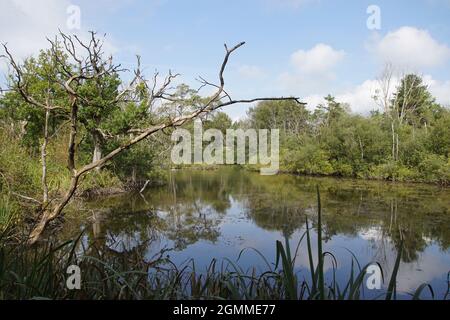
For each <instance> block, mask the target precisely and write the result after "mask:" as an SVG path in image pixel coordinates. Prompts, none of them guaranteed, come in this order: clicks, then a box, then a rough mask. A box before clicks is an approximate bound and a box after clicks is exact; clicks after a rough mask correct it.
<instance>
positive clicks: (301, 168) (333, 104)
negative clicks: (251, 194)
mask: <svg viewBox="0 0 450 320" xmlns="http://www.w3.org/2000/svg"><path fill="white" fill-rule="evenodd" d="M376 102H379V103H380V107H381V108H380V109H381V111H373V112H371V113H370V115H368V116H362V115H357V114H353V113H351V112H350V106H348V105H347V104H344V103H340V102H339V101H336V99H335V98H334V97H332V96H330V95H329V96H327V97H326V98H325V103H324V104H321V105H319V106H317V108H316V109H315V110H314V111H313V112H311V111H309V110H307V109H306V107H305V105H301V104H297V103H293V102H290V101H283V102H262V103H259V104H258V105H257V106H256V107H254V108H251V109H250V110H249V111H248V119H246V120H245V121H242V122H241V123H240V126H242V127H252V128H261V129H262V128H278V129H280V139H281V141H280V165H281V170H283V171H286V172H291V173H298V174H307V175H327V176H340V177H358V178H364V179H383V180H391V181H415V182H430V183H438V184H442V185H448V184H449V183H450V160H449V154H450V110H449V109H448V108H445V107H443V106H441V105H439V104H437V103H436V102H435V99H434V98H433V96H432V95H431V94H430V92H429V91H428V88H427V86H426V85H425V84H424V83H423V81H422V79H421V78H420V77H419V76H417V75H414V74H409V75H406V76H404V77H403V79H402V80H401V82H400V84H399V85H398V86H397V88H396V90H395V92H394V94H393V95H392V96H390V97H387V96H383V92H381V91H378V95H377V96H375V97H374V106H376V105H375V103H376Z"/></svg>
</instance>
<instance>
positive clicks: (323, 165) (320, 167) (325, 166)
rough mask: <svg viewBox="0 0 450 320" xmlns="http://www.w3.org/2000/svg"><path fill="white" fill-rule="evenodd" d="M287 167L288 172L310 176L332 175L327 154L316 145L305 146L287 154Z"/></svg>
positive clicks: (332, 171)
mask: <svg viewBox="0 0 450 320" xmlns="http://www.w3.org/2000/svg"><path fill="white" fill-rule="evenodd" d="M286 156H288V157H289V158H288V159H287V163H288V165H287V167H288V168H289V169H290V171H293V172H297V173H303V174H312V175H331V174H333V173H334V170H333V166H332V165H331V163H330V161H329V160H328V159H329V155H328V153H327V152H326V151H325V150H323V149H321V148H320V146H319V145H316V144H306V145H304V146H301V147H300V148H299V149H298V150H295V151H292V152H290V153H287V154H286Z"/></svg>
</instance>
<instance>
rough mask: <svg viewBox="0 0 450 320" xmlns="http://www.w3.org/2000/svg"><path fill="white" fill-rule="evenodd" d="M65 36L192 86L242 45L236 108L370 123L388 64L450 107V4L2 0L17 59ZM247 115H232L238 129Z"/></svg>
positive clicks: (231, 75)
mask: <svg viewBox="0 0 450 320" xmlns="http://www.w3.org/2000/svg"><path fill="white" fill-rule="evenodd" d="M58 28H59V29H61V30H63V31H65V32H69V33H73V34H77V35H79V36H81V37H87V32H88V31H90V30H93V31H97V32H98V33H99V34H104V33H106V43H105V51H107V52H108V53H111V54H113V55H114V58H115V60H116V62H119V63H121V64H123V65H124V66H125V67H127V68H130V69H132V68H133V66H134V65H135V55H136V54H139V55H141V56H142V65H143V67H144V71H145V73H146V74H147V76H148V77H151V76H152V75H153V73H154V71H155V70H158V71H159V72H160V73H161V74H164V73H166V72H167V71H168V70H169V69H171V70H173V71H174V72H178V73H180V74H181V77H180V79H179V80H178V81H179V82H184V83H187V84H189V85H190V86H192V87H193V88H198V87H199V86H200V84H199V82H198V81H196V79H197V78H198V77H199V76H202V77H203V78H205V79H207V80H208V81H211V82H216V83H217V81H218V71H219V68H220V64H221V62H222V59H223V56H224V54H225V49H224V46H223V44H224V43H226V44H227V45H228V46H229V47H231V46H233V45H235V44H237V43H239V42H240V41H245V42H246V44H245V46H243V47H241V48H240V49H239V50H238V51H236V52H235V54H234V55H233V56H232V57H231V60H230V62H229V64H228V66H227V70H226V73H225V82H226V89H227V92H228V93H230V94H231V96H232V97H233V98H235V99H241V98H255V97H272V96H273V97H278V96H291V95H292V96H297V97H299V98H300V99H301V100H302V101H305V102H307V103H308V108H309V109H311V110H312V109H314V107H315V106H317V104H319V103H321V102H322V101H323V97H324V96H326V95H328V94H332V95H334V96H336V98H337V100H338V101H340V102H346V103H349V105H350V107H351V110H352V111H353V112H355V113H361V114H367V113H368V112H370V111H371V110H374V109H376V108H377V105H376V103H375V102H374V101H373V99H372V97H373V95H374V94H375V90H376V89H377V87H378V86H379V84H378V81H377V79H378V78H379V76H380V74H381V72H382V70H383V67H384V66H385V65H386V63H390V64H392V65H393V66H394V68H395V70H396V73H397V78H399V77H400V76H401V74H404V73H406V72H415V73H418V74H420V75H422V76H423V78H424V80H425V82H426V84H427V85H428V86H429V89H430V91H431V92H432V94H433V95H434V96H435V97H436V99H437V101H438V102H439V103H441V104H443V105H446V106H450V0H395V1H392V0H388V1H382V0H371V1H364V0H240V1H238V0H226V1H225V0H191V1H185V0H146V1H144V0H122V1H114V0H98V1H88V0H39V1H36V0H0V42H2V43H7V44H8V47H9V48H10V50H11V51H12V52H13V53H14V54H15V55H16V56H18V57H20V58H25V57H27V56H29V55H33V54H36V53H37V52H38V51H39V49H42V48H46V47H48V42H47V41H46V37H52V36H54V35H55V34H56V33H57V30H58ZM0 72H1V73H3V74H5V73H6V72H7V68H6V67H5V65H4V64H3V63H2V64H1V65H0ZM2 78H4V76H2ZM205 94H208V92H205ZM248 108H249V106H248V105H235V106H232V107H227V108H226V109H224V111H225V112H227V113H228V114H229V115H230V116H231V117H232V119H234V120H237V119H241V118H243V117H245V115H246V111H247V110H248Z"/></svg>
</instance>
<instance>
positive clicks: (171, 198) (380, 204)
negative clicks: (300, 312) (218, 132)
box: [64, 167, 450, 298]
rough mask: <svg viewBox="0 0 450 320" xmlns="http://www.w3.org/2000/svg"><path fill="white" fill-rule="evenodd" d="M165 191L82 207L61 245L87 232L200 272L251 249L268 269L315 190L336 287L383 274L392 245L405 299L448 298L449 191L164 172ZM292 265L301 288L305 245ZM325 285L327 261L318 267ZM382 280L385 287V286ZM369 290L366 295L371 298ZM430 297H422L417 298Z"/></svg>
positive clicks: (295, 235)
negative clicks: (356, 272)
mask: <svg viewBox="0 0 450 320" xmlns="http://www.w3.org/2000/svg"><path fill="white" fill-rule="evenodd" d="M170 176H171V177H170V182H169V184H168V185H166V186H163V187H158V188H152V189H148V190H147V191H146V192H145V194H144V195H140V194H138V193H136V194H125V195H120V196H115V197H108V198H105V199H100V200H99V199H97V200H95V201H91V202H87V203H84V204H83V205H82V208H81V209H79V210H81V211H80V212H83V213H84V214H82V215H81V216H83V217H85V218H84V219H73V221H69V223H66V225H65V228H66V230H65V232H64V234H65V235H66V236H69V235H70V236H72V235H74V234H76V233H77V232H79V230H83V229H84V230H85V236H84V241H85V242H86V243H93V242H95V243H96V245H99V244H100V245H101V246H104V247H105V248H108V250H113V251H115V252H118V253H121V252H130V251H135V252H139V253H140V254H142V255H144V256H145V257H146V258H147V259H151V257H153V256H154V255H155V254H156V253H157V252H158V251H159V250H161V249H162V248H168V249H173V250H171V251H169V252H168V254H169V255H170V259H171V260H172V261H173V262H175V263H176V264H182V263H184V262H186V261H188V260H189V259H191V258H193V259H195V263H196V268H197V269H199V270H200V269H201V268H206V267H207V265H208V264H209V263H210V261H211V260H212V259H213V258H217V259H219V260H220V259H223V258H230V259H231V260H237V258H238V256H239V253H240V252H241V250H242V249H245V248H256V249H257V250H259V251H260V252H261V253H262V254H263V255H264V256H265V257H266V258H267V259H268V260H269V261H271V262H274V261H275V241H276V240H283V241H284V237H288V238H289V239H290V242H291V248H295V247H296V246H297V243H298V241H299V239H300V237H301V236H302V234H303V233H304V231H305V217H306V216H308V219H309V220H310V221H312V222H313V228H314V229H313V231H314V232H313V238H312V239H313V243H314V246H313V248H314V250H315V249H316V248H317V245H316V243H315V241H316V234H315V221H316V218H317V197H316V186H317V185H318V186H319V188H320V191H321V198H322V207H323V236H324V241H325V243H324V250H326V251H330V252H332V253H333V254H334V256H335V257H336V258H337V260H338V266H337V268H338V270H337V278H338V279H339V281H340V282H342V283H344V282H345V281H346V280H347V278H348V274H349V270H350V265H351V261H352V255H351V253H350V252H349V251H351V252H352V253H353V254H354V255H355V256H356V257H357V258H358V261H359V262H360V264H361V265H365V264H366V263H369V262H373V261H376V262H379V263H380V264H381V266H382V268H383V270H384V272H385V273H386V274H388V275H390V272H391V270H392V268H393V265H394V262H395V257H396V254H397V249H398V248H399V244H400V241H401V240H400V239H401V237H403V239H404V254H403V257H402V261H401V265H400V271H399V275H398V283H397V290H398V291H399V292H403V293H408V292H412V291H414V290H415V289H416V288H417V287H418V286H420V285H421V284H422V283H429V284H431V285H432V287H433V289H434V291H435V294H436V296H437V297H438V298H442V296H443V294H444V293H445V291H446V290H447V274H448V272H449V271H450V250H449V248H450V190H449V189H444V188H439V187H437V186H431V185H422V184H408V185H407V184H389V183H381V182H365V181H359V180H340V179H333V178H309V177H295V176H289V175H278V176H260V175H259V174H258V173H251V172H247V171H244V170H241V169H238V168H230V167H228V168H224V169H220V170H217V171H177V172H171V174H170ZM304 242H305V243H303V244H302V245H301V246H300V250H299V254H298V256H297V259H296V267H297V268H298V271H299V277H300V278H302V279H303V277H305V278H306V279H309V274H308V273H306V272H304V271H306V269H307V268H308V266H309V264H308V255H307V251H306V241H304ZM238 264H239V265H240V266H242V267H243V268H244V269H246V268H249V267H253V266H256V267H258V268H259V270H261V272H263V271H265V268H266V267H265V262H264V261H263V259H261V257H259V256H258V254H256V253H255V252H254V251H252V250H248V251H245V253H244V254H242V255H241V257H240V259H239V261H238ZM325 270H327V279H328V280H330V279H331V277H332V261H331V259H327V260H326V262H325ZM388 281H389V277H387V279H385V282H384V286H387V283H388ZM378 293H379V292H377V291H376V290H367V291H365V296H366V297H368V298H370V297H372V298H373V297H375V296H376V295H377V294H378ZM427 295H429V293H428V292H425V291H424V296H427Z"/></svg>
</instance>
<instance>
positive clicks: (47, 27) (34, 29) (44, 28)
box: [0, 0, 117, 81]
mask: <svg viewBox="0 0 450 320" xmlns="http://www.w3.org/2000/svg"><path fill="white" fill-rule="evenodd" d="M71 6H72V3H71V1H69V0H40V1H35V0H2V8H1V10H0V43H7V45H8V49H9V50H10V51H11V53H12V54H13V55H14V57H16V58H18V59H23V58H25V57H28V56H30V55H33V54H36V53H37V52H38V51H39V50H40V49H45V48H48V47H49V42H48V41H47V39H46V38H50V39H52V38H53V37H54V36H55V35H56V34H57V33H58V29H60V30H62V31H63V32H65V33H68V34H77V35H78V36H79V37H80V38H81V39H82V40H85V41H86V40H87V39H88V37H89V35H88V33H87V32H86V31H85V30H88V29H89V30H92V29H94V28H92V26H85V25H84V24H83V14H84V10H83V8H84V7H82V8H81V30H78V29H70V30H69V29H68V25H67V24H68V19H69V18H71V17H73V12H70V11H68V8H69V7H71ZM94 30H95V29H94ZM0 50H1V49H0ZM103 50H104V51H105V53H106V54H112V53H115V52H117V48H116V46H115V45H114V44H113V43H112V41H111V37H109V36H108V37H107V39H105V40H104V45H103ZM80 51H81V50H80ZM6 70H7V67H6V63H5V61H4V60H3V61H1V62H0V71H6ZM0 81H1V80H0Z"/></svg>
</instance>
